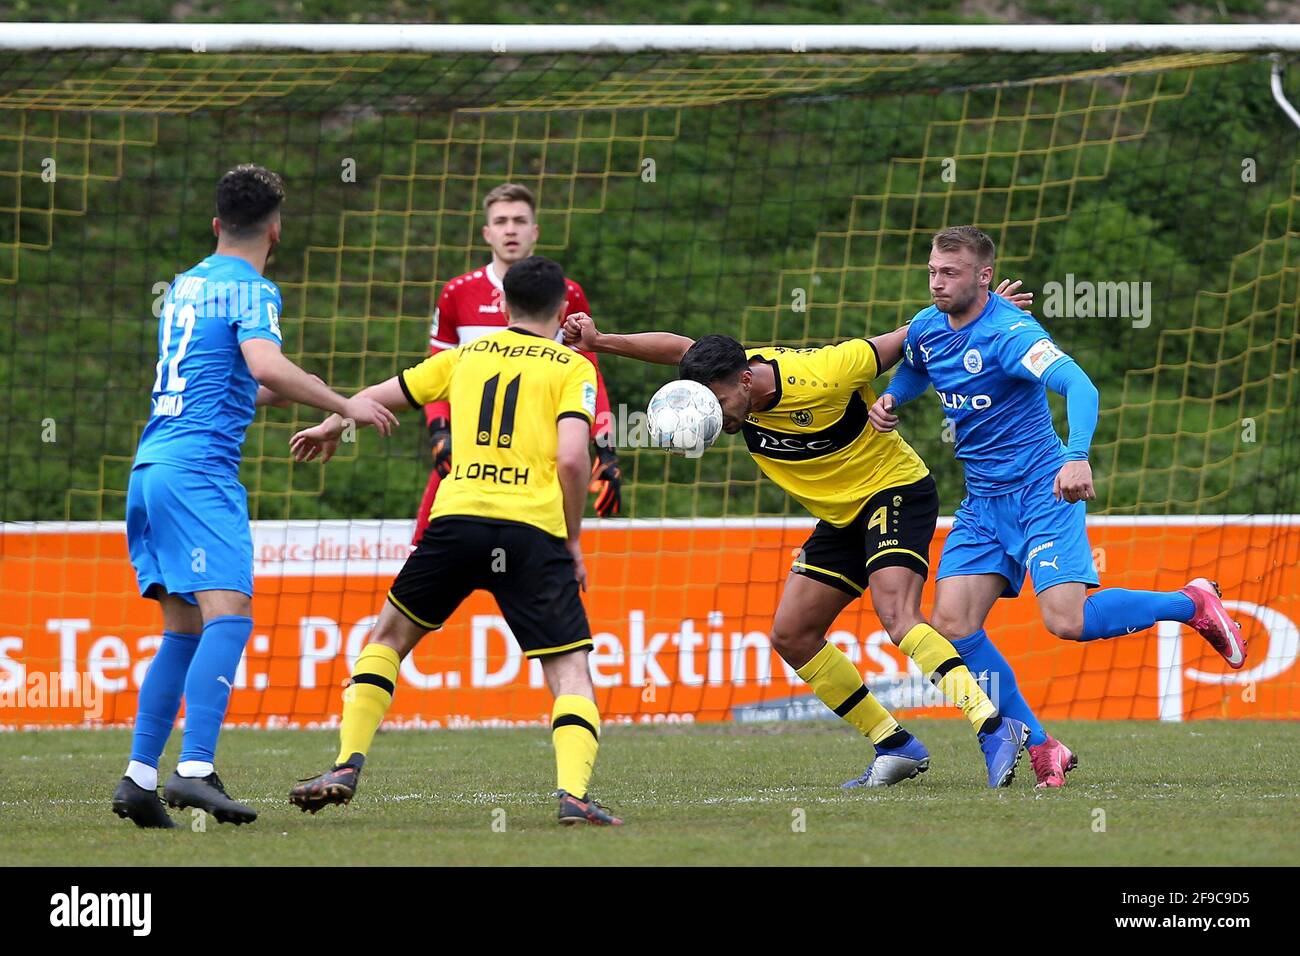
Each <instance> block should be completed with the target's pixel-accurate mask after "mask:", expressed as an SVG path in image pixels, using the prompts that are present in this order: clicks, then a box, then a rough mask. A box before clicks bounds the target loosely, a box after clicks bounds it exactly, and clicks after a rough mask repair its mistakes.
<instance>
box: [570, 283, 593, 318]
mask: <svg viewBox="0 0 1300 956" xmlns="http://www.w3.org/2000/svg"><path fill="white" fill-rule="evenodd" d="M568 281H569V308H568V311H566V312H565V313H564V317H565V318H566V319H567V318H568V317H569V316H571V315H573V313H575V312H586V313H587V314H588V315H591V306H590V305H589V304H588V303H587V293H585V292H583V291H582V286H580V285H578V283H576V282H574V281H573V280H572V279H570V280H568Z"/></svg>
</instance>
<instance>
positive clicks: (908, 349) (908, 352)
mask: <svg viewBox="0 0 1300 956" xmlns="http://www.w3.org/2000/svg"><path fill="white" fill-rule="evenodd" d="M435 331H436V330H435ZM903 357H904V358H906V359H907V364H908V365H915V364H916V359H915V358H913V357H912V343H911V342H908V343H907V344H906V345H904V346H903Z"/></svg>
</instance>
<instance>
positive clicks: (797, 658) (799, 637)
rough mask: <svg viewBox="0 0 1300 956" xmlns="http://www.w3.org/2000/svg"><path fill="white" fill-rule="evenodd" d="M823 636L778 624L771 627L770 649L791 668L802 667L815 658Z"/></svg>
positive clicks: (808, 630) (804, 628) (804, 629)
mask: <svg viewBox="0 0 1300 956" xmlns="http://www.w3.org/2000/svg"><path fill="white" fill-rule="evenodd" d="M824 638H825V635H824V634H822V633H820V632H815V631H813V630H811V629H809V628H807V627H799V626H798V625H794V624H785V623H783V622H778V623H775V624H773V626H772V649H773V650H775V651H776V652H777V653H778V654H780V655H781V660H783V661H785V662H786V663H787V664H789V665H790V666H791V667H803V665H804V664H807V663H808V662H809V661H810V660H812V659H813V657H814V656H816V654H817V652H818V651H819V650H821V645H822V644H823V643H824V640H823V639H824Z"/></svg>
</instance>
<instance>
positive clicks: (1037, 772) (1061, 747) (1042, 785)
mask: <svg viewBox="0 0 1300 956" xmlns="http://www.w3.org/2000/svg"><path fill="white" fill-rule="evenodd" d="M1026 749H1028V751H1029V762H1030V764H1031V765H1033V768H1034V776H1035V777H1037V778H1038V783H1036V784H1035V785H1034V789H1036V790H1044V789H1047V788H1050V787H1064V786H1065V775H1066V774H1067V773H1069V772H1070V771H1071V770H1073V769H1074V768H1075V767H1077V766H1079V758H1078V757H1076V756H1075V755H1074V754H1073V753H1071V752H1070V748H1069V747H1067V746H1065V744H1063V743H1061V742H1060V741H1059V740H1057V739H1056V738H1055V737H1053V736H1052V735H1051V734H1048V735H1047V741H1046V742H1045V743H1041V744H1038V745H1037V746H1034V747H1028V748H1026Z"/></svg>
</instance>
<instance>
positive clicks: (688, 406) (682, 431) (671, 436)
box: [646, 379, 722, 458]
mask: <svg viewBox="0 0 1300 956" xmlns="http://www.w3.org/2000/svg"><path fill="white" fill-rule="evenodd" d="M646 415H647V418H648V424H649V427H650V441H651V443H653V444H654V445H655V447H656V448H664V449H667V450H668V451H669V452H671V453H672V454H674V455H688V456H690V457H692V458H693V457H696V456H698V455H702V454H704V449H706V448H708V447H709V446H710V445H712V444H713V443H714V442H715V441H716V440H717V438H718V433H719V432H721V431H722V406H721V405H719V404H718V400H717V398H716V397H714V394H713V392H711V391H709V389H708V387H707V386H705V385H701V384H700V383H699V382H691V381H687V380H686V379H681V380H679V381H676V382H669V383H668V384H667V385H665V386H664V387H663V388H661V389H659V391H657V392H655V394H654V398H652V399H650V405H649V407H648V408H647V409H646Z"/></svg>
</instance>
